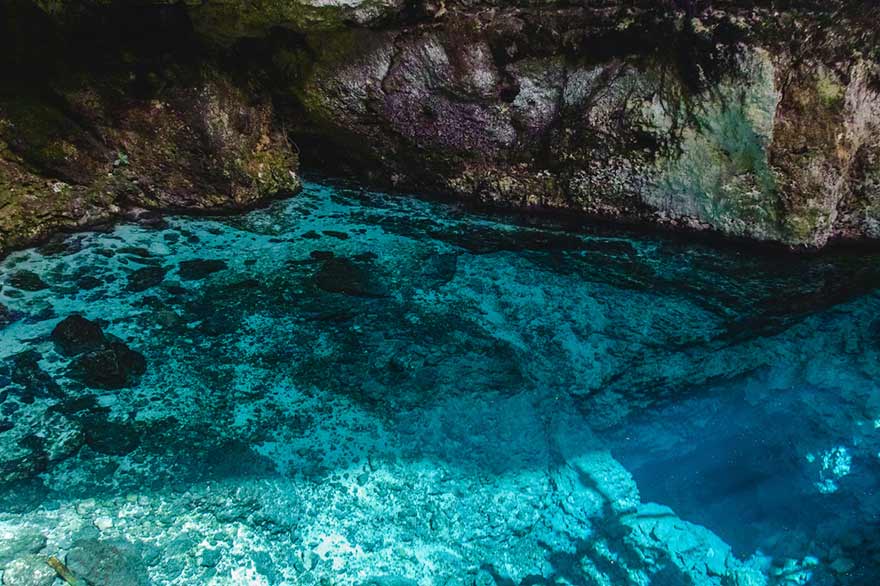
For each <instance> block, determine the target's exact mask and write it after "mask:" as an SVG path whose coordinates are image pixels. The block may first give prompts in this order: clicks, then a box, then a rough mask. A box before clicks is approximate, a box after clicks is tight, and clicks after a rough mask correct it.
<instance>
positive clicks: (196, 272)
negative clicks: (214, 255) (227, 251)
mask: <svg viewBox="0 0 880 586" xmlns="http://www.w3.org/2000/svg"><path fill="white" fill-rule="evenodd" d="M225 269H226V261H224V260H219V259H211V260H203V259H197V260H185V261H183V262H181V263H180V265H178V271H177V274H178V276H179V277H180V278H181V279H183V280H184V281H198V280H201V279H204V278H207V277H209V276H210V275H212V274H214V273H216V272H219V271H222V270H225Z"/></svg>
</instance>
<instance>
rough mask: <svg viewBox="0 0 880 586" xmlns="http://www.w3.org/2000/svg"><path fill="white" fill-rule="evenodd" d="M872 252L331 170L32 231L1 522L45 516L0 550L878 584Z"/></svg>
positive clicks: (306, 577)
mask: <svg viewBox="0 0 880 586" xmlns="http://www.w3.org/2000/svg"><path fill="white" fill-rule="evenodd" d="M878 261H880V258H878V257H877V256H876V255H875V256H872V255H865V254H858V255H856V254H853V253H849V254H843V253H838V254H826V255H822V256H818V257H791V256H780V255H769V254H763V253H757V252H755V251H744V250H733V249H717V248H712V247H710V246H706V245H695V244H686V243H682V242H680V241H677V240H673V239H668V238H662V237H654V238H651V237H646V236H636V235H617V236H614V235H609V234H608V233H605V232H601V231H592V232H591V231H579V232H572V231H565V230H562V229H559V228H554V227H553V226H549V225H548V226H544V227H535V226H522V225H518V224H517V223H515V222H513V221H512V220H510V219H505V218H499V217H492V216H486V215H478V214H472V213H465V212H462V211H461V210H458V209H456V208H452V207H448V206H445V205H442V204H438V203H430V202H425V201H420V200H416V199H409V198H400V197H393V196H388V195H384V194H379V193H371V192H365V191H362V190H357V189H350V188H345V187H339V186H335V187H334V186H330V185H323V184H315V183H311V184H307V185H306V186H305V189H304V191H303V192H302V193H301V194H300V195H298V196H296V197H295V198H292V199H290V200H286V201H282V202H277V203H275V204H273V205H272V206H270V207H269V208H267V209H263V210H258V211H254V212H251V213H248V214H246V215H241V216H235V217H223V218H168V219H166V220H162V221H153V222H149V223H145V224H140V225H135V224H129V225H122V226H119V227H117V228H116V229H114V230H113V231H111V232H107V233H90V234H79V235H74V236H70V237H68V238H66V239H65V240H63V241H60V242H55V243H53V244H51V245H48V246H45V247H43V248H42V249H37V250H27V251H22V252H18V253H15V254H13V255H11V256H9V257H8V258H7V259H5V260H4V261H3V262H2V265H0V283H2V290H0V303H2V305H3V306H5V307H6V310H5V312H3V311H0V323H2V324H6V325H5V327H3V328H2V329H0V360H2V363H0V388H2V389H3V390H2V391H0V399H2V404H0V430H2V431H0V534H2V535H3V536H5V537H4V539H6V540H7V542H8V543H18V542H16V541H15V540H14V537H15V536H18V537H19V538H20V537H21V536H29V538H30V539H31V545H30V546H29V547H25V546H22V545H20V544H19V545H17V546H15V547H11V546H10V547H11V549H12V550H14V551H13V554H10V555H9V556H7V557H8V558H9V559H6V558H4V556H3V555H0V564H6V567H7V570H6V572H7V573H8V572H9V571H10V570H9V569H8V568H9V567H10V566H9V564H10V563H11V562H12V561H13V560H12V558H15V559H17V560H22V559H24V560H28V559H31V558H29V557H28V556H37V557H40V556H42V557H43V558H45V557H47V556H49V555H57V556H59V557H64V555H65V554H66V555H67V560H68V563H69V565H70V566H71V568H72V569H74V570H76V571H78V572H80V573H81V574H83V577H86V578H90V579H92V580H93V581H97V582H98V583H106V584H114V585H115V584H120V585H121V584H135V583H143V584H148V583H152V584H218V585H219V584H273V585H274V584H382V585H391V584H394V585H406V584H480V585H487V584H498V585H505V586H506V585H510V584H590V585H592V584H602V585H604V584H609V585H615V586H616V585H628V584H638V585H642V584H654V585H667V584H669V585H678V584H682V585H690V584H694V585H702V584H717V585H724V586H734V585H735V586H746V585H749V586H751V585H762V584H764V585H769V584H807V583H809V584H822V585H826V584H828V585H832V584H841V585H844V584H847V585H848V584H859V585H861V584H873V583H878V580H880V571H878V567H880V539H878V537H880V523H878V521H880V497H878V495H877V491H876V489H877V486H878V478H880V429H878V428H880V388H878V385H877V381H878V372H880V363H878V359H880V356H878V354H880V346H878V343H880V322H878V321H877V316H878V315H880V314H878V309H880V297H878V295H877V289H878V287H880V262H878ZM74 314H78V315H82V316H84V317H86V318H88V319H90V320H96V321H97V322H98V323H99V324H100V325H101V327H102V329H103V331H104V332H105V334H106V335H107V344H111V343H114V342H113V340H117V341H118V342H120V343H123V344H125V345H126V346H127V347H128V348H129V349H131V350H132V351H134V352H138V353H141V354H142V355H143V356H144V358H145V361H146V367H145V371H144V372H143V373H142V374H140V370H139V369H137V368H134V369H132V370H131V372H126V376H124V377H122V378H123V379H124V380H115V379H113V377H110V376H109V375H108V374H107V372H106V371H107V369H106V368H105V369H104V371H103V372H97V373H91V374H90V375H88V376H86V375H83V372H82V363H81V362H77V361H78V360H79V358H77V357H76V356H69V355H65V354H64V353H63V352H61V351H60V349H59V347H58V346H57V345H56V344H55V343H54V342H53V341H52V339H51V338H50V336H49V334H50V333H51V332H52V330H53V328H55V326H56V325H57V324H58V323H59V322H60V321H61V320H62V319H63V318H66V317H68V316H70V315H74ZM99 370H100V369H99ZM111 370H112V369H111ZM117 378H118V377H117ZM108 381H110V382H108ZM109 387H112V388H109ZM19 541H21V539H19ZM25 541H26V540H25ZM34 543H35V545H34ZM2 549H3V547H2V544H0V550H2ZM0 553H2V551H0ZM22 563H23V562H22ZM34 563H36V562H34ZM20 565H21V564H19V566H20ZM16 567H18V566H16ZM16 571H18V570H16ZM59 583H60V582H59Z"/></svg>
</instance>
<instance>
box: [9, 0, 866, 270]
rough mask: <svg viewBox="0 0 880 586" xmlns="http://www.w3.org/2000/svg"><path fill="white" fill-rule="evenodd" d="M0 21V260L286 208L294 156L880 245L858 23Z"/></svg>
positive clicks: (700, 7)
mask: <svg viewBox="0 0 880 586" xmlns="http://www.w3.org/2000/svg"><path fill="white" fill-rule="evenodd" d="M2 10H3V11H4V12H5V14H4V15H2V16H4V19H3V22H4V26H6V27H7V29H8V30H6V31H5V32H4V33H3V35H2V37H3V39H4V47H3V56H4V61H6V63H5V64H4V65H3V67H2V70H3V75H4V81H5V83H4V86H3V88H4V91H3V92H0V198H2V199H0V205H2V208H3V211H4V213H3V214H2V215H0V235H2V238H3V239H2V241H0V253H2V250H4V249H9V247H10V246H16V245H20V244H24V243H26V242H29V241H33V240H35V239H39V238H41V237H44V236H45V235H47V234H48V233H50V232H52V231H53V230H57V229H59V228H71V227H76V226H81V225H84V224H93V223H95V222H99V221H102V220H107V219H109V218H112V217H115V216H118V215H119V214H121V213H122V212H124V211H126V210H130V209H131V208H133V207H150V208H157V209H164V208H176V209H182V208H184V209H197V210H202V209H218V208H237V207H244V206H247V205H251V204H254V203H256V202H258V201H260V200H262V199H265V198H266V197H268V196H270V195H272V194H273V193H277V192H279V191H281V192H288V191H290V190H294V189H296V186H297V185H298V182H297V179H296V175H295V173H296V171H297V167H298V158H299V156H298V155H299V154H301V155H302V158H303V160H304V161H305V162H306V163H307V167H309V168H319V169H322V170H323V171H325V172H329V173H330V174H333V175H353V176H356V177H360V178H363V179H367V180H369V181H371V182H373V183H378V184H382V185H385V186H394V187H397V188H402V189H412V190H420V191H431V192H435V193H441V194H445V195H452V196H456V197H460V198H464V199H467V200H469V201H476V202H480V203H483V204H491V205H499V206H515V207H524V208H530V209H531V208H541V209H548V208H549V209H555V210H564V211H575V212H577V213H582V214H586V215H589V216H593V217H602V218H606V219H612V220H616V221H635V222H641V223H650V224H659V225H664V226H671V227H678V228H685V229H698V230H714V231H717V232H721V233H723V234H726V235H730V236H735V237H743V238H748V239H755V240H762V241H772V242H779V243H783V244H785V245H787V246H790V247H811V248H815V247H821V246H823V245H824V244H826V243H827V242H828V241H829V240H830V239H835V238H841V239H876V238H880V204H878V202H880V191H878V189H880V187H878V186H880V139H878V138H877V137H878V136H880V133H878V130H877V129H878V127H880V91H878V88H880V82H878V79H880V68H878V47H880V43H878V40H877V31H876V29H875V27H874V26H873V23H874V22H875V21H876V19H877V17H878V13H877V11H878V8H877V7H876V6H873V5H872V4H871V3H864V2H858V1H855V0H835V1H833V2H812V1H809V2H796V3H787V4H786V5H785V6H776V5H774V6H771V7H763V6H761V5H760V4H757V5H756V4H755V3H754V2H746V1H740V0H719V1H715V2H709V1H706V0H688V1H681V2H678V1H676V2H673V1H671V0H670V1H653V0H650V1H649V0H639V1H636V2H615V1H610V0H609V1H605V2H586V1H572V0H553V1H549V2H536V1H528V0H520V1H517V2H501V1H495V0H445V1H436V0H418V1H415V2H404V1H402V0H321V1H318V0H260V1H257V2H247V3H235V2H226V1H221V0H209V1H205V2H186V3H177V4H172V3H168V2H165V1H163V0H143V1H140V2H133V3H130V2H112V1H108V2H87V1H83V2H55V1H51V0H13V1H11V2H7V3H5V5H4V6H3V7H2ZM43 47H45V50H43ZM287 136H290V137H291V138H293V139H294V140H295V141H296V142H297V143H298V144H299V145H300V146H301V147H302V149H303V150H302V152H301V153H299V151H298V148H297V147H296V146H294V145H293V144H292V143H289V142H288V140H287V139H286V137H287Z"/></svg>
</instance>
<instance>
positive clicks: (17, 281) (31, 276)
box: [9, 271, 49, 291]
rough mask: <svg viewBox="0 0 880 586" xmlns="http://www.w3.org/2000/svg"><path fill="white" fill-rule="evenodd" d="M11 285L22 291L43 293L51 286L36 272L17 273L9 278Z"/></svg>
mask: <svg viewBox="0 0 880 586" xmlns="http://www.w3.org/2000/svg"><path fill="white" fill-rule="evenodd" d="M9 285H10V286H12V287H15V288H16V289H21V290H22V291H42V290H43V289H48V288H49V285H47V284H46V282H45V281H43V279H41V278H40V276H39V275H37V274H36V273H34V272H31V271H17V272H15V273H13V274H12V276H11V277H9Z"/></svg>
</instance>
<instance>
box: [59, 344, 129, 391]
mask: <svg viewBox="0 0 880 586" xmlns="http://www.w3.org/2000/svg"><path fill="white" fill-rule="evenodd" d="M146 371H147V361H146V359H145V358H144V356H143V354H141V353H140V352H137V351H135V350H132V349H131V348H129V347H128V346H126V345H125V344H123V343H122V342H111V343H110V344H109V345H108V346H107V347H106V348H102V349H100V350H96V351H94V352H89V353H88V354H83V355H81V356H79V357H78V358H76V359H75V360H74V361H73V362H71V364H70V369H69V370H68V374H69V376H70V377H71V378H73V379H74V380H77V381H79V382H81V383H82V384H84V385H86V386H87V387H92V388H97V389H107V390H113V389H121V388H124V387H127V386H130V385H131V384H132V383H134V381H135V379H136V378H137V377H138V376H140V375H142V374H144V373H145V372H146Z"/></svg>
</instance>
